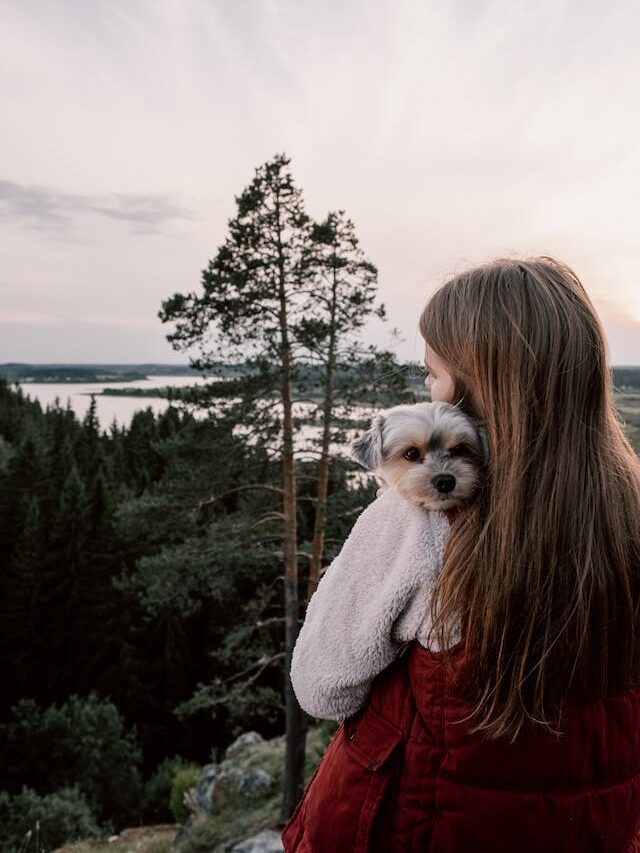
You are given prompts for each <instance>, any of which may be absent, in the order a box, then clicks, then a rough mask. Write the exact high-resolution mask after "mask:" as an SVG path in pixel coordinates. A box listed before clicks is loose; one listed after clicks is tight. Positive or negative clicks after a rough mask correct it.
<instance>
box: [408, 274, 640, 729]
mask: <svg viewBox="0 0 640 853" xmlns="http://www.w3.org/2000/svg"><path fill="white" fill-rule="evenodd" d="M420 330H421V332H422V335H423V337H424V338H425V340H426V342H427V344H428V345H429V346H430V347H431V348H432V349H433V350H434V351H435V352H436V353H437V354H438V355H440V357H441V358H442V359H444V361H445V362H446V363H447V364H448V365H449V366H450V370H451V372H452V374H453V376H454V377H455V379H456V385H457V387H458V388H460V389H462V393H463V394H464V401H463V402H462V405H463V406H466V407H467V408H468V409H470V410H471V411H472V413H474V414H475V415H476V416H479V417H480V418H481V419H482V420H483V421H484V423H485V426H486V431H487V437H488V443H489V452H490V461H489V464H488V470H487V475H486V479H485V482H484V485H483V488H482V491H481V494H480V495H479V498H478V500H477V501H475V502H474V504H473V505H472V506H471V507H470V508H469V510H468V511H466V512H465V513H464V514H462V515H461V517H460V518H459V520H458V521H457V522H456V523H455V524H454V526H453V528H452V531H451V537H450V539H449V543H448V546H447V550H446V553H445V559H444V565H443V569H442V572H441V574H440V577H439V579H438V582H437V585H436V589H435V594H434V596H433V599H432V620H433V625H434V629H433V630H434V632H435V637H436V639H437V640H438V642H439V644H440V646H441V647H442V648H447V647H448V646H449V645H450V644H451V642H452V637H453V626H454V625H456V624H460V621H459V620H461V624H462V626H463V633H464V638H465V649H466V656H465V659H466V662H467V664H466V670H465V671H466V675H467V682H468V684H469V686H470V690H471V691H472V695H473V698H474V707H475V710H474V712H473V715H472V716H473V718H474V719H475V726H476V728H477V729H479V730H485V731H486V732H487V733H488V734H489V735H490V736H494V737H497V736H507V737H509V738H512V739H513V738H515V737H516V736H517V734H518V732H519V731H520V730H521V729H522V727H523V725H524V724H526V723H537V724H539V725H541V726H543V727H544V728H546V729H548V730H557V729H560V728H561V720H562V710H563V707H564V706H565V702H566V701H567V699H573V698H576V699H577V700H578V701H584V702H590V701H595V700H597V699H600V698H603V697H605V696H607V695H610V694H612V693H616V692H619V691H623V690H626V689H629V688H631V687H636V686H638V685H639V683H640V678H639V676H640V623H639V617H640V462H639V460H638V457H637V456H636V454H635V453H634V451H633V449H632V447H631V446H630V444H629V442H628V441H627V439H626V438H625V436H624V434H623V431H622V428H621V425H620V422H619V420H618V417H617V415H616V411H615V408H614V403H613V395H612V380H611V375H610V371H609V369H608V367H607V362H606V343H605V339H604V334H603V331H602V328H601V326H600V323H599V321H598V318H597V316H596V313H595V310H594V308H593V306H592V304H591V302H590V300H589V297H588V296H587V294H586V291H585V289H584V287H583V286H582V284H581V283H580V281H579V280H578V278H577V276H576V275H575V273H574V272H572V270H570V269H569V268H568V267H567V266H565V265H564V264H561V263H559V262H558V261H556V260H554V259H553V258H548V257H541V258H535V259H532V260H526V261H515V260H500V261H495V262H493V263H490V264H487V265H486V266H482V267H478V268H475V269H472V270H469V271H468V272H464V273H462V274H460V275H457V276H456V277H455V278H454V279H452V280H451V281H449V282H448V283H447V284H445V285H444V286H443V287H441V288H440V289H439V290H438V291H437V292H436V293H435V295H434V296H433V297H432V298H431V300H430V301H429V303H428V304H427V306H426V308H425V310H424V312H423V314H422V317H421V319H420Z"/></svg>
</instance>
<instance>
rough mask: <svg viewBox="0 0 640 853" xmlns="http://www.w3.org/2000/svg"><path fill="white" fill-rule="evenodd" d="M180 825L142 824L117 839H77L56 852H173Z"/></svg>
mask: <svg viewBox="0 0 640 853" xmlns="http://www.w3.org/2000/svg"><path fill="white" fill-rule="evenodd" d="M178 829H179V827H178V826H172V825H163V826H141V827H136V828H134V829H125V830H124V831H123V832H122V833H121V834H120V835H119V836H118V839H117V840H116V841H109V840H108V839H107V838H101V839H99V840H96V841H77V842H76V843H75V844H69V845H65V846H64V847H59V848H58V850H56V851H54V853H101V851H107V850H109V851H110V853H171V849H172V848H171V845H172V843H173V840H174V838H175V837H176V834H177V832H178Z"/></svg>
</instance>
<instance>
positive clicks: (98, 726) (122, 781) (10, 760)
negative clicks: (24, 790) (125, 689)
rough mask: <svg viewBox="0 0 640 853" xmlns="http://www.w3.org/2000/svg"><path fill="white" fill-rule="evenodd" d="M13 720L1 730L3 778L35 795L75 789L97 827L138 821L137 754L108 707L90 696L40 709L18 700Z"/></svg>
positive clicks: (113, 710)
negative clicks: (19, 782) (16, 781)
mask: <svg viewBox="0 0 640 853" xmlns="http://www.w3.org/2000/svg"><path fill="white" fill-rule="evenodd" d="M13 716H14V719H13V720H12V721H11V722H10V723H8V724H5V725H3V726H2V729H3V736H4V739H5V748H4V751H3V755H2V764H3V766H4V767H5V768H6V770H5V776H7V775H8V776H9V778H10V777H11V775H12V774H15V775H16V776H18V777H19V778H20V779H22V780H24V782H25V783H26V784H28V785H31V786H33V787H34V789H35V790H36V791H38V793H39V794H47V793H52V792H54V791H56V790H58V789H61V788H65V787H68V786H70V785H72V784H73V785H77V787H78V789H79V791H81V793H82V795H83V797H84V798H85V799H86V802H87V803H88V805H89V807H90V809H91V811H92V814H93V815H94V816H95V817H96V819H98V820H99V821H101V822H106V820H107V819H112V820H114V821H115V822H116V823H117V824H124V823H130V822H132V821H133V822H136V821H137V819H138V817H139V808H138V805H137V802H138V799H139V795H140V787H141V782H140V772H139V765H140V760H141V755H140V749H139V747H138V744H137V742H136V736H135V731H134V730H133V729H131V730H129V731H126V730H125V727H124V724H123V720H122V717H121V715H120V713H119V712H118V709H117V708H116V707H115V706H114V705H113V704H112V703H111V702H108V701H106V700H100V699H99V698H98V697H97V696H96V695H95V694H93V693H91V694H90V695H89V696H88V697H87V698H86V699H81V698H79V697H78V696H71V697H70V699H69V700H68V701H67V702H65V703H64V704H63V705H61V706H60V707H57V706H56V705H52V706H50V707H48V708H46V709H42V708H40V707H38V705H37V704H36V703H35V702H34V701H33V700H32V699H22V700H20V702H18V703H17V705H16V706H15V707H14V709H13Z"/></svg>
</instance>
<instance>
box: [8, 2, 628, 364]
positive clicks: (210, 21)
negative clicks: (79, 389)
mask: <svg viewBox="0 0 640 853" xmlns="http://www.w3.org/2000/svg"><path fill="white" fill-rule="evenodd" d="M0 20H1V21H2V34H1V35H0V102H1V103H2V105H3V112H4V117H3V118H4V120H3V123H2V133H1V134H0V362H7V361H27V362H112V363H114V362H117V363H126V362H163V363H185V362H186V357H185V355H184V354H183V353H180V352H176V351H174V350H173V349H172V348H171V346H170V344H169V343H168V342H167V341H166V339H165V335H166V333H167V332H168V331H169V330H168V329H167V328H166V327H165V326H163V325H162V323H161V322H160V320H159V319H158V317H157V312H158V310H159V308H160V305H161V302H162V300H163V299H166V298H167V297H169V296H170V295H171V294H173V293H175V292H188V291H192V290H194V289H195V290H197V289H198V288H199V281H200V272H201V270H202V269H203V268H204V267H205V266H206V264H207V262H208V260H209V259H210V258H211V257H213V256H214V255H215V252H216V249H217V248H218V246H219V245H220V244H221V243H222V242H223V241H224V239H225V236H226V233H227V222H228V220H229V219H230V218H231V217H232V216H233V215H234V213H235V202H234V198H235V196H236V195H238V194H239V193H240V192H241V191H242V190H243V189H244V187H246V186H247V185H248V184H249V183H250V181H251V179H252V177H253V174H254V170H255V169H256V167H258V166H259V165H260V164H262V163H264V162H265V161H267V160H269V159H271V158H272V157H273V156H274V155H275V154H276V153H279V152H285V153H286V154H287V155H289V156H290V157H291V169H292V172H293V174H294V177H295V180H296V182H297V184H298V186H299V187H301V189H302V190H303V192H304V198H305V204H306V208H307V212H308V213H309V215H311V216H312V217H314V218H316V219H321V218H324V216H326V214H327V212H329V211H330V210H337V209H343V210H345V211H346V213H347V214H348V216H349V217H350V218H351V219H352V220H353V222H354V224H355V226H356V231H357V234H358V237H359V239H360V244H361V246H362V248H363V250H364V252H365V254H366V256H367V257H368V258H369V259H370V260H371V261H372V262H373V263H374V264H375V265H376V266H377V267H378V270H379V293H380V297H381V299H382V301H384V302H385V304H386V305H387V310H388V315H389V320H388V322H387V323H385V324H382V323H379V322H378V323H376V324H375V325H372V326H371V327H369V328H368V329H367V332H366V334H367V336H368V338H369V339H370V340H371V341H375V342H376V343H378V344H380V345H384V346H388V345H390V344H391V343H392V342H393V341H394V340H395V341H397V340H398V339H397V338H395V337H394V336H393V335H392V330H393V329H394V328H395V329H397V330H398V333H399V335H400V339H399V342H398V343H396V344H394V346H395V347H396V349H397V351H398V354H399V355H400V357H401V358H408V359H420V358H421V357H422V344H421V340H420V337H419V334H418V332H417V320H418V316H419V313H420V310H421V308H422V307H423V305H424V303H425V302H426V300H427V299H428V297H429V295H430V294H431V293H433V292H434V290H435V289H437V287H438V286H440V285H441V284H442V283H443V282H444V281H446V279H447V278H448V277H449V276H450V275H452V274H453V273H455V272H457V271H460V270H461V269H464V268H465V267H468V266H471V265H475V264H478V263H483V262H485V261H488V260H490V259H492V258H495V257H504V256H507V257H516V256H521V257H526V256H532V255H538V254H546V255H554V256H556V257H558V258H560V259H561V260H563V261H565V262H567V263H568V264H569V265H570V266H572V267H573V269H574V270H575V271H576V272H577V273H578V275H579V276H580V277H581V279H582V281H583V283H584V284H585V286H586V288H587V290H588V292H589V294H590V295H591V298H592V299H593V301H594V303H595V305H596V307H597V310H598V312H599V314H600V316H601V318H602V321H603V323H604V326H605V330H606V332H607V335H608V339H609V346H610V360H611V362H612V363H613V364H640V283H639V282H638V260H639V258H638V253H639V251H640V239H639V238H640V233H639V232H640V216H639V215H638V210H639V207H640V145H639V144H638V139H639V138H640V51H638V47H637V46H638V44H639V43H640V6H639V5H638V4H637V3H636V2H635V0H618V2H616V3H615V4H610V3H609V2H602V1H601V0H598V2H593V0H447V2H442V0H437V2H436V0H421V2H418V0H384V2H383V0H29V2H24V0H12V2H10V0H0Z"/></svg>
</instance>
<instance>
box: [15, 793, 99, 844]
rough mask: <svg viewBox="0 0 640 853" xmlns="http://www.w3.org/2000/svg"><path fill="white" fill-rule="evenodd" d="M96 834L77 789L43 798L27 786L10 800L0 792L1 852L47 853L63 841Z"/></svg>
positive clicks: (93, 822) (89, 811)
mask: <svg viewBox="0 0 640 853" xmlns="http://www.w3.org/2000/svg"><path fill="white" fill-rule="evenodd" d="M98 834H99V830H98V827H97V825H96V823H95V821H94V818H93V815H92V814H91V809H90V807H89V804H88V803H87V801H86V800H85V798H84V797H83V795H82V793H81V792H80V791H79V790H78V788H76V787H74V788H62V789H61V790H59V791H55V792H54V793H52V794H46V795H45V796H40V795H39V794H37V793H36V792H35V791H34V790H32V789H31V788H27V787H23V789H22V791H21V793H19V794H15V795H14V796H13V797H12V796H10V795H9V794H7V793H5V792H4V791H3V792H2V793H0V850H1V851H2V853H16V851H23V850H24V851H25V853H28V851H35V853H49V851H50V850H53V849H54V848H56V847H60V846H61V845H62V844H65V843H66V842H71V841H75V840H77V839H79V838H91V837H96V836H97V835H98Z"/></svg>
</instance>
